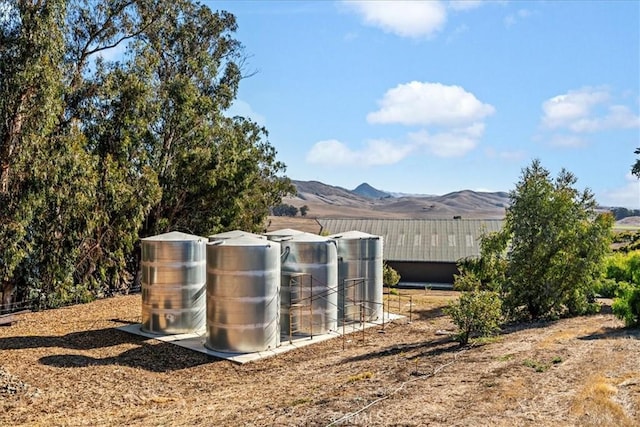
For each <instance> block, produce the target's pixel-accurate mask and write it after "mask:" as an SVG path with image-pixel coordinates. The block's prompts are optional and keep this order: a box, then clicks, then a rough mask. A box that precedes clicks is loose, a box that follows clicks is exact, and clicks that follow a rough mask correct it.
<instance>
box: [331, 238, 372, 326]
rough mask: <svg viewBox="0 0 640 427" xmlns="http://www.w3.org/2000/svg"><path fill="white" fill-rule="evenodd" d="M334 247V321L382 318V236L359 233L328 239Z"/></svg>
mask: <svg viewBox="0 0 640 427" xmlns="http://www.w3.org/2000/svg"><path fill="white" fill-rule="evenodd" d="M329 237H330V238H331V239H333V240H335V241H336V244H337V245H338V319H339V320H344V321H345V322H351V321H359V320H360V319H361V307H362V310H363V312H362V313H363V316H364V320H365V321H374V320H378V319H381V318H382V309H383V305H382V284H383V273H382V271H383V266H382V237H380V236H374V235H371V234H367V233H362V232H360V231H348V232H345V233H339V234H334V235H331V236H329Z"/></svg>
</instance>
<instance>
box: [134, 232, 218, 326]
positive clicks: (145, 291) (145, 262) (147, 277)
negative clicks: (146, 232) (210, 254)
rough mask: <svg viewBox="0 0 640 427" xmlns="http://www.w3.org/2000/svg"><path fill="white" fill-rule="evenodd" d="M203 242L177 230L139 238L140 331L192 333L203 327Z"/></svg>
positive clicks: (200, 238)
mask: <svg viewBox="0 0 640 427" xmlns="http://www.w3.org/2000/svg"><path fill="white" fill-rule="evenodd" d="M205 245H206V239H205V238H204V237H200V236H193V235H191V234H185V233H180V232H177V231H174V232H171V233H165V234H160V235H157V236H152V237H146V238H144V239H141V248H142V259H141V263H140V264H141V269H142V330H143V331H146V332H151V333H156V334H185V333H193V332H196V331H197V330H199V329H201V328H203V327H204V324H205V304H206V299H205V296H206V295H205V292H206V287H205V282H206V278H205V273H206V254H205Z"/></svg>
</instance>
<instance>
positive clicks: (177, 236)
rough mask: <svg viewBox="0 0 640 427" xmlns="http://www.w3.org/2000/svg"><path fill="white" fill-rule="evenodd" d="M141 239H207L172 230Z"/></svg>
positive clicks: (188, 240)
mask: <svg viewBox="0 0 640 427" xmlns="http://www.w3.org/2000/svg"><path fill="white" fill-rule="evenodd" d="M140 240H144V241H160V242H166V241H176V242H191V241H197V240H206V239H205V238H204V237H201V236H195V235H193V234H187V233H181V232H180V231H171V232H169V233H164V234H158V235H156V236H150V237H144V238H142V239H140Z"/></svg>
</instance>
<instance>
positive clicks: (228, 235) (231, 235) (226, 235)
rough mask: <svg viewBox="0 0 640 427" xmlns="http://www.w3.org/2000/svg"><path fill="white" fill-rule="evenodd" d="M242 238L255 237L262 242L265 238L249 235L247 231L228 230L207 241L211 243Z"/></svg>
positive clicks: (212, 236) (211, 236)
mask: <svg viewBox="0 0 640 427" xmlns="http://www.w3.org/2000/svg"><path fill="white" fill-rule="evenodd" d="M244 236H249V237H255V238H257V239H263V240H264V239H266V237H265V236H262V235H260V234H255V233H250V232H248V231H242V230H230V231H225V232H222V233H217V234H212V235H210V236H209V241H210V242H212V241H214V240H226V239H237V238H239V237H244Z"/></svg>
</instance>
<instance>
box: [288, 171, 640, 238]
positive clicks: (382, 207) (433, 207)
mask: <svg viewBox="0 0 640 427" xmlns="http://www.w3.org/2000/svg"><path fill="white" fill-rule="evenodd" d="M292 183H293V184H294V185H295V187H296V190H297V194H296V195H295V196H293V197H285V198H284V200H283V203H288V204H291V205H293V206H295V207H297V208H300V207H301V206H304V205H306V206H307V207H308V208H309V210H308V213H307V216H308V217H309V218H415V219H420V218H434V219H435V218H440V219H443V218H444V219H446V218H452V217H454V216H461V217H463V218H469V219H489V218H496V219H501V218H504V216H505V213H506V208H507V207H508V206H509V202H510V201H509V193H507V192H504V191H496V192H482V191H472V190H461V191H455V192H453V193H448V194H444V195H441V196H434V195H426V194H417V195H411V194H405V193H390V192H386V191H381V190H378V189H376V188H374V187H372V186H371V185H369V184H367V183H363V184H360V185H359V186H358V187H357V188H355V189H354V190H347V189H346V188H342V187H337V186H333V185H328V184H324V183H322V182H319V181H295V180H293V181H292ZM598 210H599V211H603V212H604V211H611V212H613V214H614V216H615V217H616V219H617V220H618V222H619V223H620V224H619V225H618V226H619V227H622V226H629V225H628V224H624V222H620V220H621V219H622V218H625V217H628V216H638V215H640V211H638V210H634V209H626V208H616V207H604V206H601V207H599V208H598ZM634 221H635V220H634V219H630V220H629V221H628V222H629V223H631V222H634Z"/></svg>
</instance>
